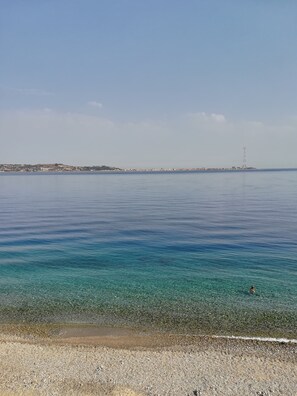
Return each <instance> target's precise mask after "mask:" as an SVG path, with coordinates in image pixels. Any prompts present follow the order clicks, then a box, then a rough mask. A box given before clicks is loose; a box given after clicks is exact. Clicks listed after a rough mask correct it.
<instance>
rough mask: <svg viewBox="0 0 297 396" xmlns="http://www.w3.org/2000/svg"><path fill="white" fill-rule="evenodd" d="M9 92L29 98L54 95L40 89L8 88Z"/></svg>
mask: <svg viewBox="0 0 297 396" xmlns="http://www.w3.org/2000/svg"><path fill="white" fill-rule="evenodd" d="M8 91H10V92H13V93H16V94H20V95H28V96H53V95H54V93H53V92H50V91H46V90H44V89H39V88H8Z"/></svg>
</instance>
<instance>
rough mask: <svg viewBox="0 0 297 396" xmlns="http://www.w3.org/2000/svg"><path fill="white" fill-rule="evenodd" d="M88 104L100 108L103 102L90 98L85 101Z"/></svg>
mask: <svg viewBox="0 0 297 396" xmlns="http://www.w3.org/2000/svg"><path fill="white" fill-rule="evenodd" d="M87 105H88V106H91V107H95V108H97V109H102V107H103V104H102V103H100V102H96V101H95V100H91V101H89V102H88V103H87Z"/></svg>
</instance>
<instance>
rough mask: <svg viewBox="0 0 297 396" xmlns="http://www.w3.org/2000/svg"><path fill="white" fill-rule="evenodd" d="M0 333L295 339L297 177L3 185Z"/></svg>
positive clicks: (105, 178)
mask: <svg viewBox="0 0 297 396" xmlns="http://www.w3.org/2000/svg"><path fill="white" fill-rule="evenodd" d="M251 285H254V286H256V289H257V293H256V295H254V296H250V295H249V293H248V290H249V287H250V286H251ZM0 322H2V323H12V322H30V323H31V322H34V323H35V322H36V323H53V322H67V323H72V322H76V323H97V324H104V325H116V326H118V325H119V326H132V327H137V328H149V329H158V330H165V331H167V330H170V331H176V332H181V333H196V334H224V335H231V334H235V335H262V336H286V337H290V338H297V171H265V172H264V171H255V172H238V173H237V172H225V173H172V174H170V173H163V174H141V173H137V174H58V175H45V174H40V175H37V174H33V175H32V174H31V175H30V174H15V175H11V174H2V175H0Z"/></svg>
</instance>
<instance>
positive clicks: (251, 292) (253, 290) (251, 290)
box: [250, 286, 256, 294]
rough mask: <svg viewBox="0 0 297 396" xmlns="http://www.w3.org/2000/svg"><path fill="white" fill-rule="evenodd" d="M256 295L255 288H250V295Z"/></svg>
mask: <svg viewBox="0 0 297 396" xmlns="http://www.w3.org/2000/svg"><path fill="white" fill-rule="evenodd" d="M255 293H256V288H255V286H251V287H250V294H255Z"/></svg>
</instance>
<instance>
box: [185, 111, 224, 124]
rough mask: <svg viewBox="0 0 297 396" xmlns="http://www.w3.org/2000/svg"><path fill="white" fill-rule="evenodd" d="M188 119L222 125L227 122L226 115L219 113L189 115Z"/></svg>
mask: <svg viewBox="0 0 297 396" xmlns="http://www.w3.org/2000/svg"><path fill="white" fill-rule="evenodd" d="M187 117H188V118H190V119H192V120H197V121H205V122H209V121H211V122H217V123H220V124H221V123H225V122H226V121H227V120H226V117H225V116H224V114H218V113H205V112H197V113H188V114H187Z"/></svg>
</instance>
